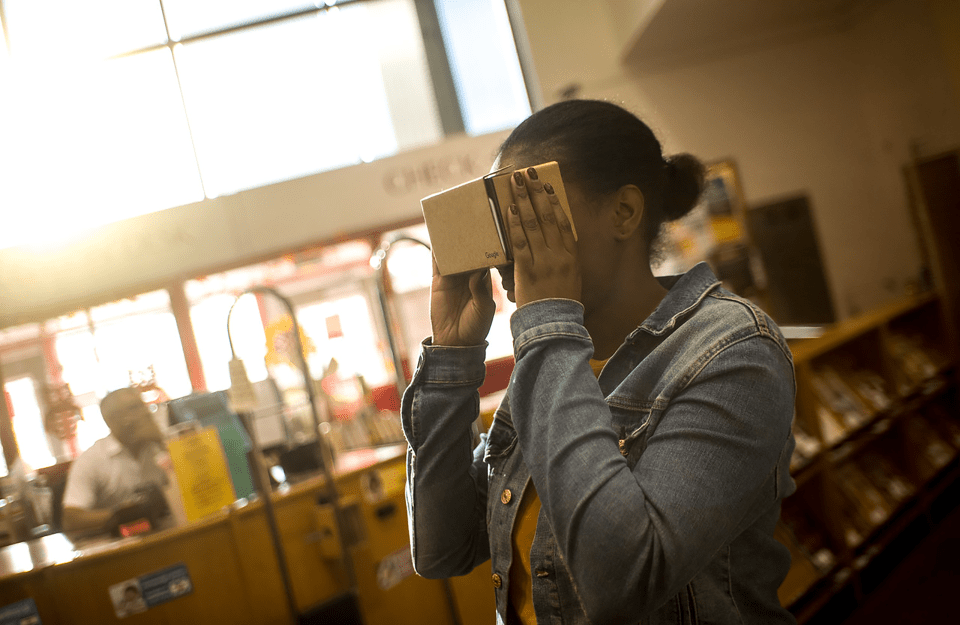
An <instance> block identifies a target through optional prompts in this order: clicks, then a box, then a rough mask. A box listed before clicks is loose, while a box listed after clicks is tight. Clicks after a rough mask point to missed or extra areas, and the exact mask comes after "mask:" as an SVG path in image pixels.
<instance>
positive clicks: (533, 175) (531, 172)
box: [527, 167, 537, 180]
mask: <svg viewBox="0 0 960 625" xmlns="http://www.w3.org/2000/svg"><path fill="white" fill-rule="evenodd" d="M527 175H528V176H530V180H536V179H537V170H536V169H534V168H533V167H528V168H527Z"/></svg>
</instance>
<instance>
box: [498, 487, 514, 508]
mask: <svg viewBox="0 0 960 625" xmlns="http://www.w3.org/2000/svg"><path fill="white" fill-rule="evenodd" d="M512 498H513V493H511V492H510V489H509V488H505V489H503V492H502V493H500V502H501V503H503V504H504V505H506V504H508V503H510V500H511V499H512Z"/></svg>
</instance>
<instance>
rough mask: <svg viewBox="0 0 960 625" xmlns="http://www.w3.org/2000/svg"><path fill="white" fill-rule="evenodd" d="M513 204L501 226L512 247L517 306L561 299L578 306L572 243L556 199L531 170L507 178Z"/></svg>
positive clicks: (577, 277)
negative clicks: (575, 301)
mask: <svg viewBox="0 0 960 625" xmlns="http://www.w3.org/2000/svg"><path fill="white" fill-rule="evenodd" d="M512 187H513V197H514V200H515V202H516V203H515V204H512V205H510V208H509V210H508V211H507V212H508V216H507V225H508V228H509V230H510V242H511V244H512V246H513V261H514V270H513V272H514V280H515V287H514V294H515V298H516V302H517V306H523V305H524V304H528V303H530V302H535V301H537V300H541V299H549V298H555V297H562V298H566V299H572V300H577V301H580V263H579V262H578V260H577V242H576V240H575V239H574V237H573V228H572V226H571V224H570V220H569V219H568V218H567V214H566V213H565V212H564V211H563V209H562V208H561V207H560V198H559V197H558V196H557V194H556V193H555V192H554V190H553V188H552V187H551V186H550V184H549V183H547V184H544V183H543V182H542V181H540V180H539V178H538V176H537V171H536V169H534V168H533V167H530V168H528V169H527V170H525V171H523V172H521V171H516V172H514V173H513V176H512Z"/></svg>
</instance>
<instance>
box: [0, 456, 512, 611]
mask: <svg viewBox="0 0 960 625" xmlns="http://www.w3.org/2000/svg"><path fill="white" fill-rule="evenodd" d="M404 451H405V450H404V448H403V447H394V448H390V449H385V450H378V451H377V452H372V453H371V454H367V455H366V456H364V457H362V458H360V459H357V458H354V460H355V461H356V462H354V463H353V464H352V465H344V464H341V465H340V466H338V472H337V477H336V485H337V490H338V492H339V494H340V502H341V508H342V509H343V510H344V512H345V517H346V519H347V521H348V522H347V533H348V534H349V535H350V536H349V539H348V541H347V542H348V544H350V545H351V547H350V550H351V555H352V561H353V565H354V569H355V577H356V592H357V596H358V598H359V606H360V611H361V614H362V616H363V621H364V623H366V624H367V625H379V624H382V625H395V624H397V625H402V624H404V623H410V624H411V625H413V624H419V623H431V624H437V625H446V624H449V625H456V624H457V623H460V624H461V625H472V624H473V623H477V624H478V625H479V624H480V623H489V622H490V620H491V618H493V610H494V607H493V590H492V588H491V586H490V581H489V580H490V576H489V574H485V573H484V571H483V568H484V567H479V568H478V571H477V572H475V573H474V574H471V575H469V576H466V577H463V578H459V579H457V580H454V581H453V582H452V584H451V585H450V587H451V588H453V592H452V593H448V591H447V590H446V588H445V585H444V583H443V582H440V581H437V580H426V579H423V578H420V577H417V576H416V575H415V574H412V573H411V572H410V570H409V565H408V564H406V565H405V563H404V555H405V552H406V553H409V540H408V537H407V517H406V509H405V506H404V500H403V471H404ZM325 494H326V488H325V487H324V480H323V478H322V477H320V476H318V477H316V478H312V479H310V480H307V481H305V482H302V483H300V484H297V485H295V486H293V487H291V488H289V489H288V490H286V491H285V492H282V493H274V495H273V497H272V502H273V506H274V510H275V513H276V518H277V524H278V529H279V533H280V537H281V542H282V545H283V550H284V555H285V558H286V560H287V567H288V570H289V574H290V579H291V583H292V588H293V595H294V600H295V603H296V607H297V611H298V612H299V613H301V614H305V613H309V612H310V611H311V610H313V609H315V608H316V607H317V606H320V605H322V604H324V603H326V602H328V601H330V600H331V599H333V598H335V597H337V596H338V595H341V594H342V593H343V592H345V591H346V590H347V589H348V575H347V572H346V571H345V570H344V568H343V565H342V560H341V559H340V558H339V557H338V555H339V554H338V545H339V542H338V541H336V540H335V536H334V537H332V536H330V534H329V533H328V532H327V531H326V529H327V528H329V527H330V523H329V519H330V516H331V508H330V506H325V505H323V504H324V498H325ZM406 563H409V558H407V559H406ZM180 565H182V566H183V567H185V568H186V571H187V573H188V574H189V581H190V584H191V589H190V591H189V592H187V593H186V594H184V595H183V596H178V597H176V598H173V599H170V600H168V601H166V602H163V603H160V604H158V605H153V606H152V607H149V608H148V609H147V610H146V611H143V612H140V613H134V614H130V615H129V616H125V617H122V618H120V617H118V616H117V613H116V610H115V608H114V602H113V600H112V599H111V596H110V591H109V589H110V587H111V586H114V585H117V584H120V583H121V582H125V581H126V580H133V579H137V578H141V579H142V578H143V576H148V575H150V574H153V573H157V572H162V571H165V570H168V569H171V567H178V566H180ZM24 599H32V600H33V602H34V603H35V604H36V608H37V612H38V615H39V617H40V619H41V621H42V622H43V624H44V625H58V624H62V625H74V624H75V625H81V624H82V625H87V624H91V623H97V624H100V623H114V622H122V623H124V624H130V625H134V624H140V623H157V624H168V623H169V624H172V623H231V624H237V625H245V624H250V625H264V624H274V623H276V624H288V623H291V622H293V619H292V617H291V614H290V610H289V608H288V607H287V606H288V604H287V599H286V595H285V593H284V588H283V582H282V576H281V574H280V568H279V564H278V560H277V557H276V554H275V551H274V547H273V543H272V541H271V538H270V532H269V526H268V524H267V517H266V514H265V512H264V505H263V502H253V503H250V504H248V505H245V506H242V507H239V506H234V507H232V508H229V509H224V510H222V511H220V512H218V513H216V514H214V515H212V516H210V517H207V518H206V519H204V520H202V521H198V522H196V523H192V524H189V525H186V526H183V527H177V528H173V529H169V530H165V531H161V532H156V533H153V534H149V535H146V536H142V537H134V538H127V539H121V540H115V541H108V542H104V543H100V544H90V545H84V544H83V543H78V544H77V545H74V544H73V543H71V542H70V541H69V540H67V539H66V538H65V537H64V536H63V535H60V534H56V535H53V536H47V537H44V538H40V539H37V540H33V541H29V542H26V543H18V544H15V545H11V546H9V547H6V548H4V549H2V550H0V614H2V609H3V608H4V607H5V606H10V605H11V604H15V603H16V602H18V601H22V600H24ZM453 606H455V607H453Z"/></svg>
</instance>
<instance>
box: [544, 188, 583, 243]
mask: <svg viewBox="0 0 960 625" xmlns="http://www.w3.org/2000/svg"><path fill="white" fill-rule="evenodd" d="M543 189H544V191H546V194H547V200H549V202H550V211H551V214H552V220H553V221H555V222H556V224H557V228H558V233H559V239H560V242H561V244H562V245H563V248H564V249H565V250H567V251H568V252H571V253H572V252H574V251H576V246H577V240H576V239H575V238H574V236H573V225H572V224H571V223H570V217H568V216H567V213H566V212H564V210H563V206H561V205H560V196H558V195H557V194H556V192H555V191H554V189H553V185H551V184H550V183H549V182H547V183H545V184H544V185H543Z"/></svg>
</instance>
